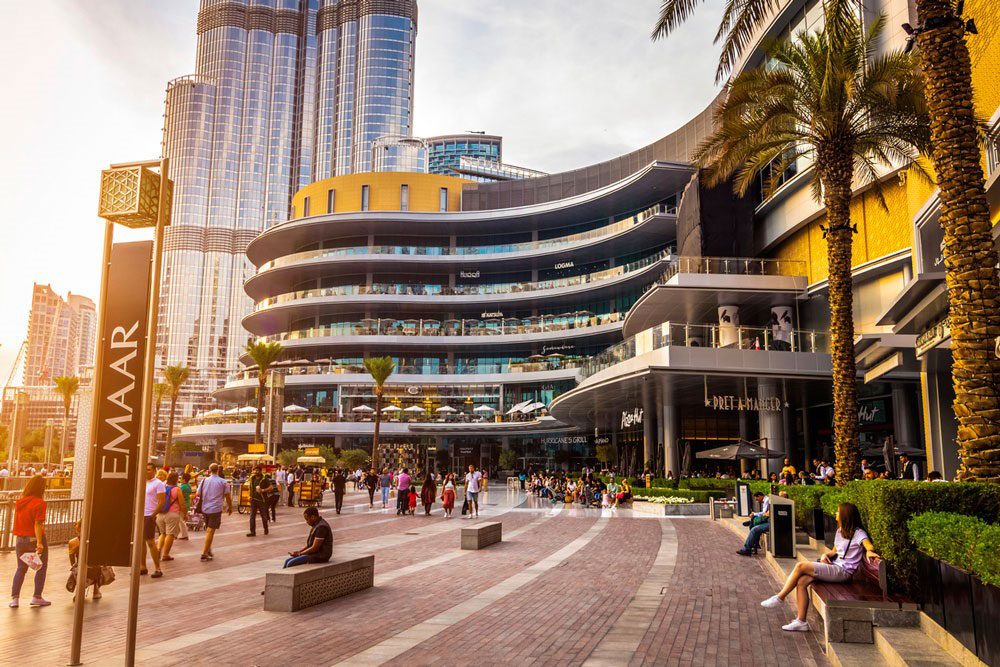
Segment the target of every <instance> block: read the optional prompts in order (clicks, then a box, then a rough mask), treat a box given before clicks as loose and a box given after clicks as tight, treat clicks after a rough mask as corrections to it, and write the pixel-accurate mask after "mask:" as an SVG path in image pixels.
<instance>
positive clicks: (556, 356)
mask: <svg viewBox="0 0 1000 667" xmlns="http://www.w3.org/2000/svg"><path fill="white" fill-rule="evenodd" d="M565 357H566V355H565V354H559V353H558V352H553V353H552V354H547V355H545V358H546V359H563V358H565Z"/></svg>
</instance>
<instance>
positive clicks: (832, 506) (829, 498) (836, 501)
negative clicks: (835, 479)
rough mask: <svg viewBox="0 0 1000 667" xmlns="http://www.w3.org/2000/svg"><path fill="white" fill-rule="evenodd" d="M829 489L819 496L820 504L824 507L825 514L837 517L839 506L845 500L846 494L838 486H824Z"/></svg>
mask: <svg viewBox="0 0 1000 667" xmlns="http://www.w3.org/2000/svg"><path fill="white" fill-rule="evenodd" d="M824 488H826V489H827V493H824V494H823V495H822V496H820V498H819V505H820V507H821V508H822V509H823V514H826V515H827V516H832V517H836V516H837V507H838V506H839V505H840V503H842V502H844V494H843V493H841V492H840V491H839V490H838V489H837V488H836V487H833V488H831V487H824Z"/></svg>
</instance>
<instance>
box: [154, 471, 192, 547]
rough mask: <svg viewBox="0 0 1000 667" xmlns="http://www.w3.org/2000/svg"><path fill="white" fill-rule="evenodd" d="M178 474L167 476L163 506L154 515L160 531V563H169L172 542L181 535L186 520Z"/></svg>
mask: <svg viewBox="0 0 1000 667" xmlns="http://www.w3.org/2000/svg"><path fill="white" fill-rule="evenodd" d="M178 477H179V476H178V474H177V473H176V472H171V473H170V474H168V475H167V483H166V487H165V489H164V494H163V504H162V505H161V506H160V510H159V512H157V514H156V527H157V529H158V530H159V531H160V543H159V545H158V546H159V549H160V561H161V562H164V561H171V560H173V559H174V558H173V556H171V555H170V549H171V548H172V547H173V546H174V540H175V539H177V536H178V535H180V534H181V523H182V522H184V521H186V520H187V503H186V502H185V501H184V493H183V492H182V491H181V487H180V485H179V484H178V483H177V482H178Z"/></svg>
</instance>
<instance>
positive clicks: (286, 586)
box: [264, 555, 375, 611]
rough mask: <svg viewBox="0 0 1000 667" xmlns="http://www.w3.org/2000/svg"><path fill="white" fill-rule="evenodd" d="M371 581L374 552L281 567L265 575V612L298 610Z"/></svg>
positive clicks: (373, 578) (368, 583) (351, 591)
mask: <svg viewBox="0 0 1000 667" xmlns="http://www.w3.org/2000/svg"><path fill="white" fill-rule="evenodd" d="M374 584H375V556H374V555H368V556H356V557H347V558H336V557H334V558H332V559H331V560H330V562H328V563H310V564H308V565H299V566H298V567H289V568H283V569H281V570H277V571H276V572H268V573H267V575H266V576H265V579H264V611H299V610H300V609H305V608H306V607H312V606H313V605H317V604H320V603H323V602H326V601H328V600H333V599H335V598H339V597H342V596H344V595H350V594H351V593H356V592H357V591H360V590H364V589H366V588H371V587H372V586H373V585H374Z"/></svg>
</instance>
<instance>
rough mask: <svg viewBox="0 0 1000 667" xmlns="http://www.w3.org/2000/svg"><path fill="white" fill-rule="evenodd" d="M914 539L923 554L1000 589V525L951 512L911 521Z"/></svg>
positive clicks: (919, 516) (910, 526) (929, 514)
mask: <svg viewBox="0 0 1000 667" xmlns="http://www.w3.org/2000/svg"><path fill="white" fill-rule="evenodd" d="M908 528H909V530H910V538H911V539H912V540H913V542H914V543H915V544H916V545H917V548H918V549H920V550H921V551H923V552H925V553H927V554H929V555H931V556H933V557H934V558H937V559H939V560H943V561H945V562H946V563H948V564H950V565H954V566H955V567H960V568H962V569H963V570H966V571H969V572H972V573H974V574H976V575H978V576H979V578H980V579H982V581H983V583H986V584H990V585H993V586H1000V525H997V524H990V523H986V522H985V521H982V520H980V519H977V518H976V517H973V516H964V515H962V514H953V513H951V512H924V513H923V514H919V515H917V516H915V517H914V518H912V519H910V521H909V524H908Z"/></svg>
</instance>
